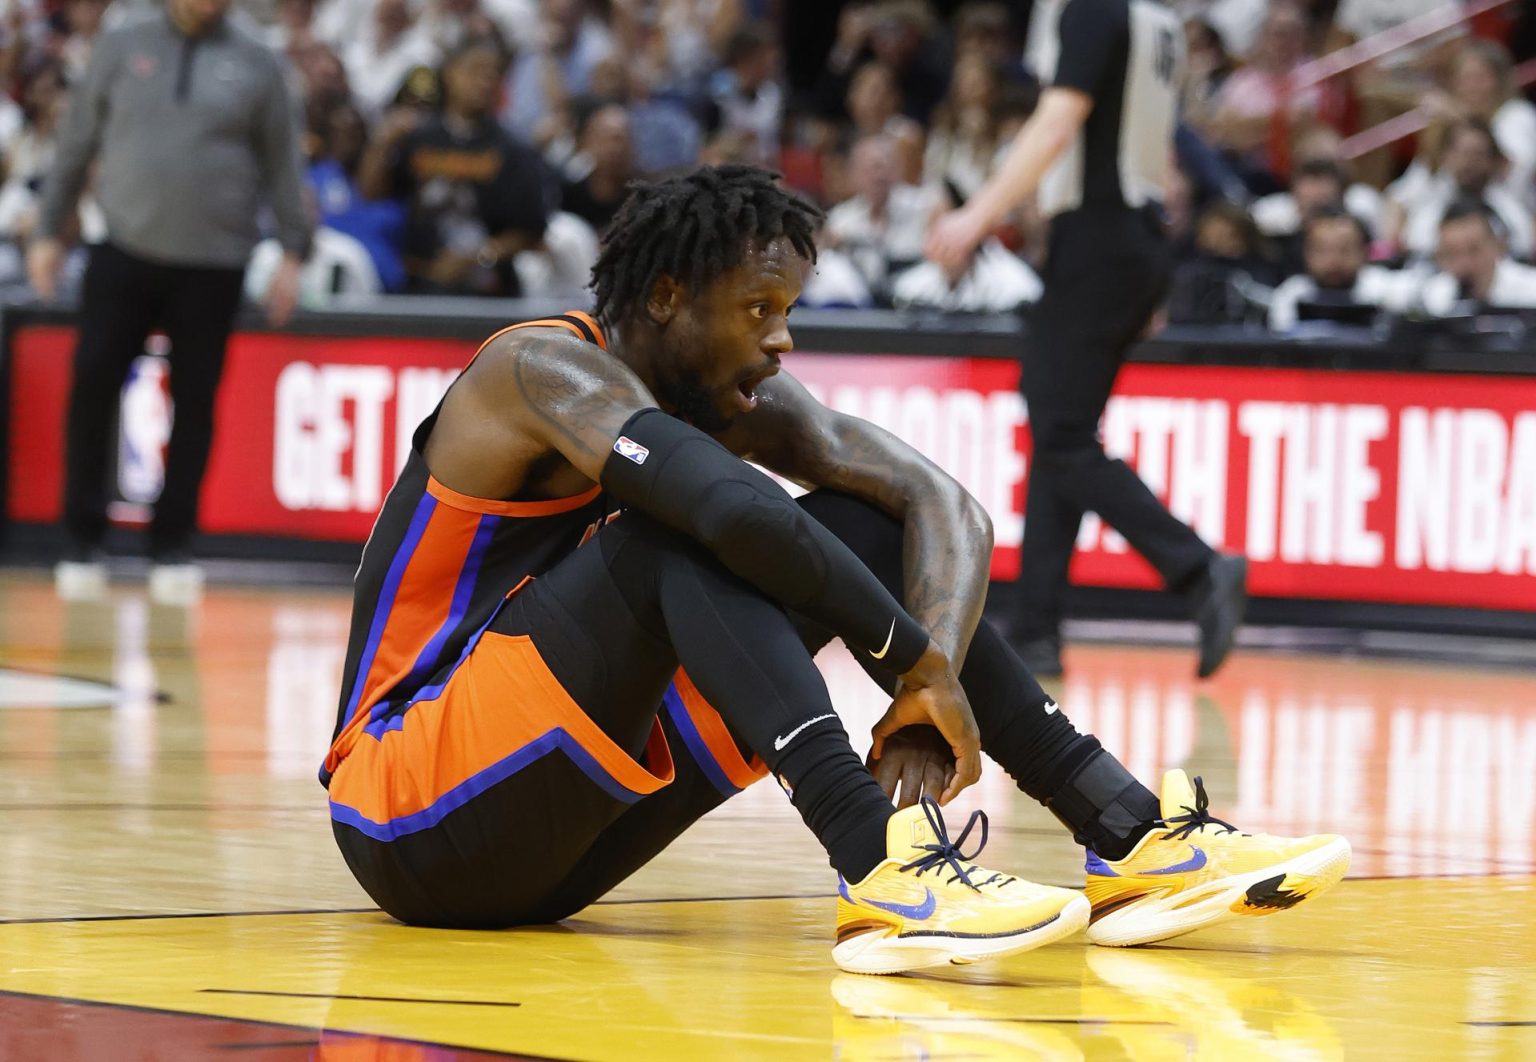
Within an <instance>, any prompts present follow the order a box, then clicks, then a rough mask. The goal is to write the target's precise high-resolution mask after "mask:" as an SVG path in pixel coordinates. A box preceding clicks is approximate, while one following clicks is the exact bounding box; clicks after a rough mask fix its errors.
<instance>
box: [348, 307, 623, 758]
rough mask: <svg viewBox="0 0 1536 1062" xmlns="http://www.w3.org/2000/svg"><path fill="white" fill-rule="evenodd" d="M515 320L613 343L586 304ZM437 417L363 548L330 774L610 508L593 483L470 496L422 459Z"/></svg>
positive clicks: (396, 723)
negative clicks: (567, 492) (508, 495)
mask: <svg viewBox="0 0 1536 1062" xmlns="http://www.w3.org/2000/svg"><path fill="white" fill-rule="evenodd" d="M512 327H513V328H529V327H542V328H551V327H563V328H567V329H569V330H570V331H572V332H574V333H575V334H577V335H579V336H581V337H582V338H583V339H586V340H587V341H588V342H591V343H596V344H597V345H598V346H601V347H604V348H605V349H606V340H605V339H604V337H603V334H602V332H601V330H600V329H599V328H598V326H597V323H596V322H595V321H593V320H592V318H590V317H588V316H587V315H586V314H582V313H570V314H564V315H562V316H560V317H557V318H550V319H546V320H540V321H529V322H526V323H524V324H519V325H513V326H512ZM504 331H506V330H504ZM499 334H500V333H498V335H499ZM493 338H494V337H493ZM481 349H484V348H483V347H482V348H481ZM439 408H440V407H439ZM437 416H438V411H436V410H435V411H433V413H432V415H431V416H429V417H428V418H427V419H426V420H425V421H423V422H422V424H421V426H420V427H419V428H417V430H416V434H415V437H414V439H413V444H412V447H411V453H410V457H409V458H408V459H407V461H406V465H405V468H404V469H403V470H402V471H401V473H400V476H399V478H398V479H397V480H396V481H395V485H394V487H393V488H392V489H391V490H390V492H389V496H388V498H386V499H385V501H384V508H383V510H382V511H381V512H380V513H379V516H378V520H377V521H376V522H375V524H374V528H373V532H372V533H371V534H370V535H369V537H368V543H367V545H366V546H364V548H363V559H362V563H361V565H360V566H359V567H358V572H357V577H356V579H355V580H354V590H353V604H352V628H351V633H350V638H349V640H348V644H347V658H346V666H345V670H344V672H343V679H342V689H341V703H340V707H339V710H338V712H337V719H336V729H335V732H334V735H333V740H332V745H331V749H330V752H329V754H328V755H327V756H326V759H325V766H324V768H323V769H322V770H321V772H320V777H321V781H322V782H325V783H326V784H329V780H330V777H331V774H332V773H333V772H334V771H335V769H336V767H337V765H338V764H339V763H340V762H341V761H342V760H343V759H345V758H346V756H347V754H348V753H349V752H350V751H351V750H352V748H353V746H354V745H355V744H356V743H357V741H359V740H360V739H362V738H363V737H365V736H371V737H372V738H374V739H378V738H379V737H381V736H382V735H383V733H384V732H385V731H386V730H389V729H392V728H393V729H396V730H398V729H399V728H400V727H401V725H402V722H403V719H404V716H405V714H406V713H407V712H408V711H409V710H410V708H411V706H412V705H413V704H415V703H417V702H420V701H423V700H430V699H432V698H433V697H435V696H436V695H437V694H438V693H440V692H441V691H442V688H443V686H444V684H445V683H446V682H447V680H448V678H449V677H450V676H451V675H452V674H453V672H454V670H455V668H456V667H457V666H458V665H459V664H460V663H462V662H463V660H464V659H465V658H466V657H467V656H468V655H469V653H470V652H471V651H472V650H473V649H474V647H475V645H476V643H477V642H478V641H479V639H480V637H481V636H482V635H483V633H484V631H485V630H486V628H487V627H488V626H489V625H490V622H491V619H492V618H493V617H494V616H495V614H496V610H497V609H498V607H499V606H500V605H501V603H502V601H504V600H505V599H506V597H507V596H508V595H509V594H510V593H511V592H512V591H514V590H515V589H516V588H517V587H518V586H520V585H521V584H522V583H523V582H524V581H525V580H527V579H529V578H533V577H535V576H538V575H540V574H542V573H543V572H545V571H547V570H548V569H549V568H550V567H551V566H552V565H554V564H555V563H556V562H558V561H559V560H560V559H561V558H562V557H564V556H566V555H567V554H569V553H570V552H571V551H572V550H574V549H575V548H576V547H577V546H578V545H579V544H580V543H581V542H582V540H583V538H584V537H585V536H587V535H588V534H589V532H590V530H591V529H592V527H593V526H594V525H596V524H598V523H600V522H601V521H602V520H604V519H605V518H606V517H607V515H608V506H607V505H606V503H605V501H604V499H603V498H602V496H601V490H600V488H599V487H597V486H595V485H594V486H593V487H592V489H591V490H589V491H586V492H585V493H582V494H578V495H576V496H574V497H570V498H560V499H555V500H552V501H527V502H517V501H492V500H488V499H482V498H472V497H469V496H467V495H463V494H460V493H458V492H457V491H454V490H452V489H450V488H448V487H446V486H444V485H443V484H442V483H440V482H438V481H437V480H436V479H435V478H434V477H433V476H432V474H431V473H430V472H429V471H428V469H427V464H426V460H425V458H423V457H422V448H423V447H424V446H425V443H426V440H427V437H428V436H429V435H430V434H431V431H432V427H433V425H434V424H436V422H437Z"/></svg>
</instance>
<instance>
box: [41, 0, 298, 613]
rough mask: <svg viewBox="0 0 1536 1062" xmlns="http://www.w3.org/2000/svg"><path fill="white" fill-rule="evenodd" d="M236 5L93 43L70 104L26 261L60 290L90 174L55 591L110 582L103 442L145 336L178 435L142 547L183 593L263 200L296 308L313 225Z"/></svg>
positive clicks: (170, 587)
mask: <svg viewBox="0 0 1536 1062" xmlns="http://www.w3.org/2000/svg"><path fill="white" fill-rule="evenodd" d="M229 3H230V0H166V7H165V11H164V12H163V13H162V12H156V13H155V14H153V15H146V16H144V17H142V18H140V19H139V20H136V21H134V22H132V23H130V24H128V25H125V26H123V27H122V28H121V29H118V30H117V31H115V32H112V33H109V34H106V35H105V36H103V37H102V39H101V40H100V41H99V42H98V43H97V45H96V48H95V51H94V53H93V55H92V56H91V62H90V66H89V67H88V68H87V70H86V73H85V76H84V78H83V79H82V81H81V83H80V84H79V85H78V86H77V87H76V89H75V91H74V97H73V100H72V101H71V104H70V108H69V111H68V113H67V115H66V116H65V119H64V124H63V128H62V131H61V134H60V137H59V146H58V156H57V161H56V163H55V167H54V171H53V173H52V174H51V176H50V177H49V179H48V181H47V183H46V186H45V190H44V195H43V206H42V220H41V225H40V229H41V231H40V237H39V239H38V240H37V241H36V242H35V243H34V244H33V245H32V247H31V248H30V250H29V252H28V255H27V268H28V273H29V276H30V278H31V281H32V285H33V287H34V288H35V289H36V290H37V293H38V294H39V295H40V296H41V297H42V298H43V299H44V300H51V299H52V298H53V297H54V295H55V293H56V285H57V277H58V272H59V265H60V262H61V261H62V259H63V256H64V242H63V241H64V237H65V233H66V226H67V225H68V224H69V219H71V218H72V216H73V214H74V207H75V203H76V201H77V200H78V198H79V196H80V192H81V189H82V188H83V186H84V185H85V183H86V179H87V176H88V174H89V171H90V167H91V163H92V162H93V161H94V160H99V162H100V165H99V170H98V173H97V180H96V185H95V196H96V199H97V201H98V202H99V203H100V204H101V208H102V211H103V213H104V214H105V215H106V222H107V239H106V242H105V243H102V244H99V245H97V246H95V247H93V248H91V253H90V261H89V264H88V266H87V268H86V273H85V280H84V286H83V291H82V294H81V307H80V334H79V340H78V343H77V345H76V348H75V363H74V367H75V372H74V384H73V388H72V390H71V393H70V402H69V429H68V430H69V438H68V476H67V482H66V485H65V497H64V522H65V526H66V529H67V531H68V533H69V539H70V541H69V552H68V554H67V555H66V557H65V559H64V562H63V563H61V564H60V566H59V568H58V570H57V575H58V585H59V589H60V591H61V592H62V593H65V594H70V595H86V594H90V593H92V592H95V591H98V590H99V588H100V587H102V586H104V584H105V579H106V574H105V572H106V569H105V567H104V565H103V563H102V554H101V547H102V542H103V539H104V538H105V535H106V529H107V520H106V468H107V460H106V459H107V448H108V444H109V439H108V431H109V428H110V426H111V424H112V423H113V416H112V414H113V412H114V411H115V409H116V406H117V403H118V396H119V393H120V391H121V389H122V385H123V381H124V379H125V378H126V376H127V373H128V370H129V367H130V365H131V364H132V362H133V359H134V358H135V357H136V356H137V355H139V354H140V353H141V352H142V351H143V349H144V340H145V337H146V336H147V335H148V334H149V332H150V331H151V330H153V329H156V328H159V329H161V330H163V331H164V332H165V334H166V335H167V337H168V338H169V339H170V342H171V401H172V403H173V405H174V424H173V428H172V432H171V439H170V444H169V447H168V451H167V454H166V462H165V486H164V489H163V490H162V492H161V495H160V500H159V502H158V503H157V504H156V506H155V516H154V522H153V524H152V525H151V527H150V533H149V547H150V555H151V559H152V560H153V561H154V563H155V567H154V568H153V569H152V571H151V577H150V589H151V592H152V593H155V594H156V596H157V597H160V598H162V599H166V598H177V597H185V596H188V595H191V594H195V592H196V590H197V588H198V587H199V585H200V581H201V572H200V570H199V569H198V568H197V567H196V566H195V565H193V564H192V563H191V556H190V553H189V552H188V550H189V546H190V544H191V539H192V535H193V532H194V531H195V530H196V521H197V503H198V493H199V488H200V487H201V484H202V479H203V471H204V469H205V468H206V466H207V463H208V451H209V447H210V445H211V443H212V439H213V411H214V396H215V393H216V392H217V389H218V384H219V377H220V375H221V373H222V371H223V365H224V349H225V345H226V342H227V341H228V338H229V332H230V329H231V328H232V327H233V323H234V317H235V312H236V310H237V309H238V308H239V303H240V292H241V279H242V274H243V272H244V269H245V263H246V260H247V259H248V258H249V256H250V253H251V249H252V247H253V246H254V245H255V243H256V241H257V238H258V232H257V224H256V220H257V217H258V212H259V208H260V207H261V205H262V203H263V202H266V203H267V204H269V205H270V206H271V208H272V212H273V214H274V216H275V218H276V222H277V230H278V238H279V239H280V241H281V242H282V245H283V248H284V251H285V252H286V253H285V255H284V261H283V265H282V267H281V268H280V269H279V271H278V274H277V277H276V279H275V280H274V282H273V284H272V287H271V289H270V293H269V295H268V299H267V315H268V318H269V320H270V321H271V322H272V324H273V325H282V324H283V323H285V322H286V321H287V319H288V317H289V316H290V314H291V313H292V312H293V308H294V303H295V301H296V298H297V293H298V276H299V270H300V267H301V265H302V263H303V261H304V258H305V257H306V256H307V255H308V253H309V247H310V242H311V239H312V238H313V227H312V225H311V222H310V220H309V218H308V215H307V213H306V210H305V207H304V201H303V196H302V193H301V176H300V158H299V146H298V124H297V121H296V115H297V109H296V107H295V105H294V100H293V98H292V95H291V93H290V91H289V88H288V85H287V82H286V80H285V76H284V71H283V67H282V64H281V61H280V59H279V58H278V56H277V55H276V54H275V53H273V52H271V51H270V50H268V49H267V48H265V47H263V46H262V45H260V44H258V43H257V42H256V41H255V40H253V39H251V38H250V37H248V36H247V35H245V34H243V33H241V32H240V31H239V30H238V29H237V28H235V27H234V26H232V25H230V24H229V22H228V20H227V19H226V17H225V16H226V14H227V12H228V10H229Z"/></svg>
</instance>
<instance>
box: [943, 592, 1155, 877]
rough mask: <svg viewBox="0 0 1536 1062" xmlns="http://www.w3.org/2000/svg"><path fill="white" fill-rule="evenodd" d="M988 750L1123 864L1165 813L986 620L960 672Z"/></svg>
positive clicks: (1076, 831)
mask: <svg viewBox="0 0 1536 1062" xmlns="http://www.w3.org/2000/svg"><path fill="white" fill-rule="evenodd" d="M960 684H961V685H962V686H963V687H965V692H966V695H967V696H968V697H969V698H970V701H971V708H972V709H973V710H974V712H975V713H976V722H977V724H978V725H979V726H980V728H981V747H982V749H983V750H985V751H986V753H987V755H988V756H991V757H992V758H993V759H994V760H996V761H997V762H998V763H999V764H1001V765H1002V768H1003V770H1005V771H1007V772H1008V773H1009V775H1011V776H1012V777H1013V780H1014V782H1015V783H1016V784H1017V785H1018V787H1019V788H1020V789H1022V790H1023V791H1024V792H1025V793H1028V794H1029V795H1030V796H1032V797H1034V798H1035V799H1036V800H1038V801H1040V802H1041V803H1042V804H1044V805H1045V806H1046V807H1048V808H1050V809H1051V812H1052V813H1053V814H1055V816H1056V817H1057V818H1058V819H1060V820H1061V821H1062V822H1063V823H1064V824H1065V825H1066V826H1067V828H1068V829H1070V830H1071V831H1072V836H1073V838H1074V839H1075V840H1076V841H1077V843H1078V844H1081V845H1083V846H1085V847H1088V848H1092V849H1093V850H1094V851H1095V852H1097V853H1098V854H1099V855H1100V856H1102V857H1103V858H1105V859H1122V858H1124V857H1125V856H1126V855H1128V854H1129V853H1130V851H1131V849H1132V848H1134V847H1135V846H1136V842H1137V841H1139V840H1141V838H1142V836H1143V835H1144V834H1145V833H1146V832H1147V830H1148V829H1150V828H1151V823H1152V822H1154V821H1156V819H1157V817H1158V815H1159V814H1160V809H1159V806H1158V800H1157V797H1156V796H1154V795H1153V794H1152V792H1151V791H1150V790H1149V789H1147V787H1146V786H1144V785H1142V784H1141V783H1140V782H1138V781H1137V780H1136V779H1135V778H1134V777H1133V776H1132V775H1131V774H1130V772H1129V771H1127V770H1126V769H1125V768H1124V767H1122V766H1121V765H1120V762H1119V761H1118V760H1116V759H1115V758H1114V757H1113V756H1111V755H1110V754H1109V753H1108V752H1106V751H1105V750H1104V748H1103V746H1101V745H1100V744H1099V740H1098V738H1096V737H1094V736H1093V735H1091V734H1081V733H1079V732H1078V730H1077V728H1076V727H1075V726H1073V725H1072V721H1071V720H1070V719H1068V718H1067V716H1066V713H1065V712H1063V711H1061V710H1060V709H1058V708H1057V707H1056V703H1055V702H1054V701H1052V700H1051V699H1050V698H1049V697H1047V696H1046V694H1045V691H1044V690H1042V689H1041V688H1040V685H1039V683H1037V682H1036V681H1035V680H1034V677H1033V676H1032V675H1030V673H1029V670H1028V669H1027V668H1026V667H1025V666H1024V664H1023V662H1022V661H1021V660H1020V659H1019V656H1018V654H1017V653H1015V652H1014V651H1013V647H1012V646H1010V645H1009V644H1008V643H1007V642H1005V641H1003V639H1002V638H1001V637H1000V636H999V635H998V634H997V632H996V631H995V630H993V628H992V626H991V624H989V623H987V622H986V621H985V620H983V621H982V623H981V624H980V626H978V627H977V628H976V635H975V637H974V638H972V639H971V649H970V653H969V654H968V655H967V656H966V660H965V667H964V669H963V670H962V671H961V672H960Z"/></svg>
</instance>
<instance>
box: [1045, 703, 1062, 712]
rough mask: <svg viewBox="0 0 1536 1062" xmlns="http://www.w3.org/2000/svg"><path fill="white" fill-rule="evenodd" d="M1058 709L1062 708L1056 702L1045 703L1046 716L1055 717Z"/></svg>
mask: <svg viewBox="0 0 1536 1062" xmlns="http://www.w3.org/2000/svg"><path fill="white" fill-rule="evenodd" d="M1058 707H1060V705H1058V704H1057V703H1056V702H1055V701H1046V702H1045V714H1046V715H1054V714H1055V712H1056V709H1057V708H1058Z"/></svg>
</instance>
